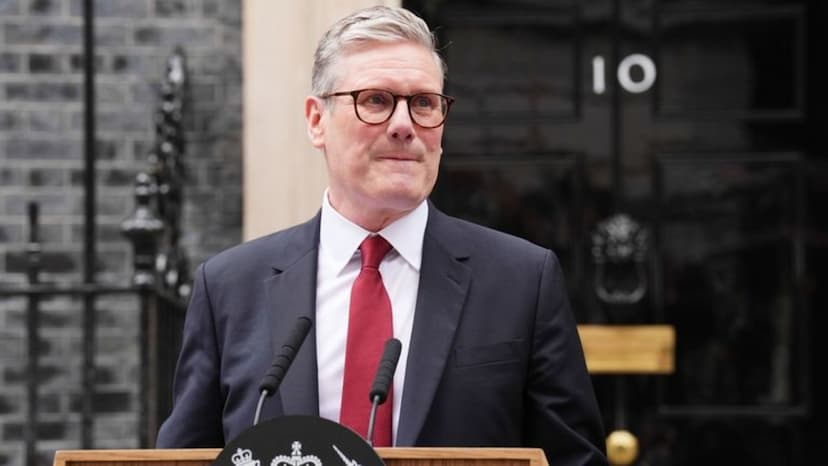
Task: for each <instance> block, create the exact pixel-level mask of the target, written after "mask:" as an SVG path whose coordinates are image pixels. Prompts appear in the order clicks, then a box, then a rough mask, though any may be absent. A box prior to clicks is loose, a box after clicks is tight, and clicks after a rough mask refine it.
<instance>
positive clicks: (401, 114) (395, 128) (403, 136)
mask: <svg viewBox="0 0 828 466" xmlns="http://www.w3.org/2000/svg"><path fill="white" fill-rule="evenodd" d="M388 134H389V135H390V136H391V138H393V139H399V140H402V141H408V140H410V139H412V138H414V122H413V121H411V115H410V114H409V113H408V101H407V100H406V99H400V100H398V101H397V106H396V107H395V108H394V113H392V114H391V118H390V119H389V120H388Z"/></svg>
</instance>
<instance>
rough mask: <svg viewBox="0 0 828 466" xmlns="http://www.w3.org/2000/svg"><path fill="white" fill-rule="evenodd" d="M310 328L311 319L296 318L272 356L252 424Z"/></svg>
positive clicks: (260, 387)
mask: <svg viewBox="0 0 828 466" xmlns="http://www.w3.org/2000/svg"><path fill="white" fill-rule="evenodd" d="M310 328H311V320H310V319H308V318H307V317H300V318H298V319H296V324H295V325H294V327H293V330H292V331H291V332H290V333H289V334H288V337H287V340H285V343H284V344H283V345H282V348H281V350H280V351H279V354H277V355H276V357H275V358H273V364H272V365H271V366H270V370H268V371H267V374H265V376H264V378H263V379H262V383H261V384H259V391H261V392H262V394H261V396H259V403H258V404H257V405H256V415H255V416H254V417H253V425H254V426H255V425H256V424H258V423H259V416H261V414H262V405H263V404H264V400H265V398H267V397H269V396H270V395H273V394H274V393H276V389H278V388H279V385H281V384H282V379H283V378H285V374H286V373H287V370H288V368H289V367H290V365H291V363H293V358H294V357H296V353H298V352H299V347H300V346H302V343H303V342H304V341H305V338H306V337H307V336H308V331H310Z"/></svg>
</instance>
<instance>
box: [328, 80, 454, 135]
mask: <svg viewBox="0 0 828 466" xmlns="http://www.w3.org/2000/svg"><path fill="white" fill-rule="evenodd" d="M346 95H349V96H351V97H353V98H354V112H355V113H356V116H357V118H359V120H360V121H362V122H363V123H367V124H369V125H380V124H382V123H385V122H386V121H388V120H389V119H391V115H393V114H394V110H396V109H397V101H399V100H400V99H405V103H406V104H407V106H408V115H409V116H410V117H411V121H413V122H414V123H416V124H417V125H418V126H422V127H423V128H436V127H438V126H440V125H442V124H443V123H444V122H445V121H446V115H448V111H449V107H451V104H452V103H453V102H454V97H449V96H447V95H442V94H437V93H434V92H420V93H418V94H412V95H397V94H394V93H393V92H389V91H385V90H382V89H358V90H356V91H347V92H332V93H330V94H325V95H321V96H320V97H322V98H324V99H327V98H328V97H338V96H346Z"/></svg>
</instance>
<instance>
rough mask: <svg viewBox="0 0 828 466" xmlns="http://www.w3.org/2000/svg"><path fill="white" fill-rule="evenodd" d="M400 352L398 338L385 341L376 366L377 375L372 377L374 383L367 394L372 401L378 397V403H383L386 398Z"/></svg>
mask: <svg viewBox="0 0 828 466" xmlns="http://www.w3.org/2000/svg"><path fill="white" fill-rule="evenodd" d="M400 352H402V343H400V340H397V339H396V338H392V339H390V340H388V341H386V342H385V349H384V350H383V352H382V359H380V363H379V367H378V368H377V376H376V378H374V385H372V386H371V392H370V393H369V394H368V395H369V396H368V399H369V400H371V401H373V400H374V398H375V397H379V400H378V401H379V403H385V399H386V398H388V389H389V388H390V387H391V383H392V382H393V381H394V371H395V370H397V362H399V360H400Z"/></svg>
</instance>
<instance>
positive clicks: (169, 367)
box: [0, 2, 190, 465]
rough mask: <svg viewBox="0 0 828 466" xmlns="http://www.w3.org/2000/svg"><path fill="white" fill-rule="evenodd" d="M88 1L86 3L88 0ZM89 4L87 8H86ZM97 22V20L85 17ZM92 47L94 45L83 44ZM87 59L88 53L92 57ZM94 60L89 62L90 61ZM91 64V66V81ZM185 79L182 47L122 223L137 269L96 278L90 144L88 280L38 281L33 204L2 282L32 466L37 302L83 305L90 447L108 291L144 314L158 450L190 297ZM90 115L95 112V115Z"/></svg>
mask: <svg viewBox="0 0 828 466" xmlns="http://www.w3.org/2000/svg"><path fill="white" fill-rule="evenodd" d="M88 3H90V2H88ZM90 11H91V9H90V10H87V12H90ZM87 20H88V21H90V22H91V19H89V18H87ZM86 51H87V53H89V52H90V48H87V49H86ZM88 56H91V55H87V57H88ZM91 61H92V60H87V62H91ZM92 73H93V70H91V69H88V70H87V79H90V76H91V75H92ZM186 83H187V75H186V67H185V59H184V55H183V53H182V52H181V51H180V50H176V51H175V52H174V53H173V55H172V56H171V57H170V58H169V60H168V62H167V70H166V74H165V76H164V79H163V81H162V86H161V95H160V97H161V102H160V105H159V108H158V111H157V112H156V114H155V132H156V139H155V144H154V146H153V149H152V151H151V152H150V154H148V162H149V169H148V170H147V172H145V173H139V174H138V175H137V177H136V185H135V198H136V205H135V210H134V212H133V213H132V214H131V215H129V216H128V217H127V218H126V219H125V220H124V222H123V223H122V228H121V230H122V232H123V234H124V236H125V237H126V238H127V239H128V240H129V241H130V242H131V244H132V247H133V274H132V278H131V280H130V281H129V282H128V283H100V282H97V281H96V279H95V274H94V262H95V259H96V254H95V244H96V239H97V238H96V229H95V216H96V212H95V183H94V171H95V163H94V162H95V153H94V144H87V155H86V158H87V160H86V164H85V171H86V173H85V177H84V178H85V183H84V190H85V198H86V199H87V202H86V210H85V213H84V215H85V219H86V221H85V226H86V231H85V235H84V238H85V240H84V251H83V255H84V260H83V280H82V281H81V282H80V283H44V282H42V281H41V279H40V276H41V273H42V272H44V270H43V265H42V262H43V261H42V251H43V249H44V245H43V244H42V243H41V241H40V237H39V218H38V217H39V216H38V213H39V206H38V204H36V203H30V204H29V206H28V242H27V244H26V247H25V270H26V277H27V279H26V282H25V284H23V285H15V286H2V287H0V299H5V298H23V299H24V300H26V319H25V322H26V324H25V325H26V330H25V332H26V340H27V349H26V358H27V360H26V370H25V380H26V396H27V401H26V424H25V426H24V428H23V441H24V442H25V452H26V453H25V454H26V464H27V465H34V464H36V456H37V455H36V452H37V448H36V447H37V443H38V418H39V411H40V409H39V408H40V407H39V404H38V374H39V371H40V352H41V351H40V350H41V348H40V345H39V341H40V333H41V314H42V312H41V309H40V306H41V302H42V301H44V300H47V299H51V298H54V297H67V298H73V299H80V300H81V301H82V302H83V306H82V309H83V325H82V335H81V338H82V341H83V347H82V353H83V355H82V367H81V368H80V369H81V371H82V372H81V373H82V377H81V379H82V391H81V393H82V395H81V397H82V398H81V402H80V411H81V412H80V419H81V421H80V422H81V429H80V439H79V446H80V447H81V448H93V447H94V445H93V443H94V440H93V427H94V422H95V417H96V413H95V407H94V396H95V393H96V387H95V380H96V379H95V377H96V365H95V356H96V347H95V335H96V329H97V327H98V322H97V321H96V312H95V305H96V301H97V300H98V299H99V298H101V297H102V296H109V297H112V296H115V297H121V298H123V299H127V298H128V297H129V298H133V299H134V298H137V300H138V303H139V304H138V308H137V312H139V314H140V316H139V322H140V331H139V348H140V349H139V351H140V356H139V358H140V372H139V376H138V378H139V380H138V381H136V383H137V384H138V385H139V402H138V410H139V413H138V416H137V418H138V426H136V431H137V432H138V439H137V443H138V445H139V446H140V447H142V448H147V447H152V446H153V444H154V440H155V434H156V432H157V430H158V426H159V424H160V422H161V420H162V419H163V417H164V416H165V415H166V413H168V412H169V410H170V403H171V400H170V395H169V394H170V391H171V386H172V376H173V371H174V364H175V359H176V355H177V353H178V350H179V345H180V341H179V340H180V334H181V327H182V325H183V318H184V311H185V308H186V301H187V298H188V296H189V284H190V275H189V264H188V261H187V257H186V254H185V253H184V252H183V250H182V248H181V246H180V245H179V238H180V237H181V234H180V231H181V230H180V221H179V219H180V217H181V215H180V214H181V210H182V202H183V185H184V169H183V166H184V165H183V160H182V158H183V154H184V152H185V141H184V137H183V128H182V111H183V108H184V102H185V89H186ZM92 92H93V91H90V92H89V93H88V94H87V99H86V100H87V101H86V113H87V123H86V125H87V126H86V138H88V139H89V140H91V141H94V140H95V134H94V133H95V128H94V102H90V99H89V96H92V98H93V99H94V95H93V94H92ZM90 114H91V116H90Z"/></svg>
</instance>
